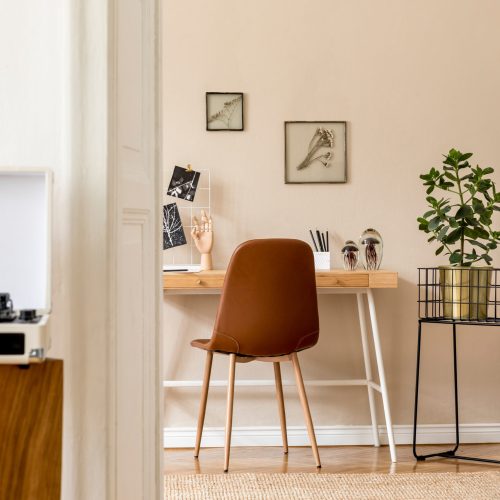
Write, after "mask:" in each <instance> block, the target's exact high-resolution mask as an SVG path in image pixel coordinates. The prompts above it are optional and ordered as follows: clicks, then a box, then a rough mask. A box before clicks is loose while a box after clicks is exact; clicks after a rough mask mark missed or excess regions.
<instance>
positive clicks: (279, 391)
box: [273, 362, 288, 454]
mask: <svg viewBox="0 0 500 500" xmlns="http://www.w3.org/2000/svg"><path fill="white" fill-rule="evenodd" d="M273 366H274V380H275V382H276V399H277V400H278V409H279V414H280V423H281V435H282V436H283V452H284V453H285V454H286V453H288V438H287V435H286V414H285V399H284V397H283V384H282V383H281V368H280V364H279V362H278V363H277V362H274V363H273Z"/></svg>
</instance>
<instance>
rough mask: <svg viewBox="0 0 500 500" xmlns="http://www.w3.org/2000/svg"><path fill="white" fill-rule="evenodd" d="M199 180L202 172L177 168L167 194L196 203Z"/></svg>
mask: <svg viewBox="0 0 500 500" xmlns="http://www.w3.org/2000/svg"><path fill="white" fill-rule="evenodd" d="M199 180H200V172H196V171H195V170H188V169H186V168H182V167H177V166H176V167H175V168H174V172H173V174H172V178H171V179H170V184H169V185H168V189H167V194H168V195H169V196H173V197H175V198H183V199H184V200H187V201H194V197H195V195H196V189H197V187H198V181H199Z"/></svg>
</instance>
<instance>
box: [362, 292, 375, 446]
mask: <svg viewBox="0 0 500 500" xmlns="http://www.w3.org/2000/svg"><path fill="white" fill-rule="evenodd" d="M356 298H357V299H358V314H359V328H360V330H361V345H362V346H363V359H364V361H365V373H366V380H367V381H368V382H372V381H373V377H372V366H371V362H370V351H369V349H368V338H367V336H366V317H365V306H364V304H363V295H362V294H361V293H357V294H356ZM367 389H368V403H369V405H370V417H371V420H372V431H373V444H374V445H375V446H380V438H379V435H378V425H377V410H376V407H375V391H374V389H373V387H372V386H371V385H370V384H368V386H367Z"/></svg>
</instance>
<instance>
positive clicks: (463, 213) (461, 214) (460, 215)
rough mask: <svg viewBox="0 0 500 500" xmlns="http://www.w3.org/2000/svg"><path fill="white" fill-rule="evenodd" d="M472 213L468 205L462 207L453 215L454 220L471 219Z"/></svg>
mask: <svg viewBox="0 0 500 500" xmlns="http://www.w3.org/2000/svg"><path fill="white" fill-rule="evenodd" d="M473 215H474V211H473V210H472V208H471V207H469V205H462V206H461V207H460V208H459V209H458V210H457V213H456V214H455V219H465V218H466V217H472V216H473Z"/></svg>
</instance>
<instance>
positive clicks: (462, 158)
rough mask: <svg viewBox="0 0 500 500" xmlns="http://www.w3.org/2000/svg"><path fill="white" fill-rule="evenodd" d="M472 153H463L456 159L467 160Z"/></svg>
mask: <svg viewBox="0 0 500 500" xmlns="http://www.w3.org/2000/svg"><path fill="white" fill-rule="evenodd" d="M472 155H473V153H464V154H463V155H460V158H459V159H458V161H459V162H462V161H465V160H468V159H469V158H470V157H471V156H472Z"/></svg>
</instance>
